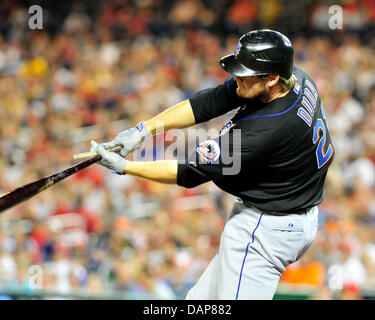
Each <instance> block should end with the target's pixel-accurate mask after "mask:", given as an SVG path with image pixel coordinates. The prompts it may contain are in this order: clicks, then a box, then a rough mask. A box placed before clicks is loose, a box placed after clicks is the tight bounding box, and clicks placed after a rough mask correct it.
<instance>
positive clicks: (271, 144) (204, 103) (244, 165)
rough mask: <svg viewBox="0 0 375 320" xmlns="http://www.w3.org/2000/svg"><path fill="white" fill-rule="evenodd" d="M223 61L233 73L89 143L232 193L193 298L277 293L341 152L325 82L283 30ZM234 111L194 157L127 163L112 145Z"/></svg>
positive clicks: (163, 175)
mask: <svg viewBox="0 0 375 320" xmlns="http://www.w3.org/2000/svg"><path fill="white" fill-rule="evenodd" d="M220 63H221V66H222V67H223V68H224V69H225V70H226V71H227V72H228V73H230V77H229V78H228V79H227V80H226V81H225V82H224V83H223V84H222V85H219V86H218V87H216V88H211V89H207V90H203V91H200V92H198V93H196V94H195V95H194V96H193V97H192V98H190V99H188V100H185V101H182V102H181V103H179V104H177V105H175V106H172V107H171V108H169V109H167V110H165V111H164V112H162V113H160V114H159V115H157V116H156V117H154V118H152V119H151V120H148V121H146V122H141V123H140V124H139V125H138V126H137V127H135V128H131V129H129V130H126V131H124V132H121V133H119V134H118V135H117V137H116V138H115V139H114V140H112V141H110V142H107V143H102V144H99V145H98V144H96V143H95V142H92V144H93V147H92V151H98V152H99V153H100V154H101V155H102V157H103V160H102V162H101V164H102V165H104V166H106V167H108V168H110V169H111V170H115V171H116V172H118V173H120V174H124V173H126V174H131V175H134V176H138V177H141V178H146V179H150V180H153V181H158V182H163V183H175V184H177V185H179V186H183V187H187V188H192V187H195V186H197V185H199V184H202V183H205V182H207V181H213V182H214V183H215V184H216V185H217V186H218V187H219V188H221V189H222V190H224V191H226V192H228V193H230V194H232V195H235V196H236V197H237V200H236V201H235V203H234V206H233V210H232V212H231V213H230V214H229V215H228V218H227V221H226V223H225V226H224V229H223V232H222V235H221V242H220V248H219V250H218V252H217V254H216V256H215V257H214V258H213V260H212V261H211V263H210V265H209V266H208V268H207V269H206V270H205V272H204V273H203V274H202V276H201V277H200V278H199V280H198V282H197V283H196V285H195V286H194V287H193V288H192V289H191V290H190V291H189V292H188V294H187V297H186V298H187V299H272V298H273V295H274V293H275V290H276V288H277V285H278V282H279V279H280V277H281V275H282V273H283V272H284V271H285V268H286V267H287V266H288V265H289V264H290V263H292V262H295V261H297V260H298V259H300V258H301V257H302V255H303V254H304V253H305V252H306V250H308V248H309V247H310V245H311V243H312V242H313V240H314V238H315V235H316V232H317V226H318V208H317V205H318V204H319V203H321V202H322V201H323V187H324V181H325V178H326V174H327V170H328V168H329V166H330V164H331V163H332V161H333V155H334V149H333V145H332V140H331V136H330V133H329V130H328V126H327V120H326V116H325V113H324V109H323V105H322V102H321V99H320V97H319V93H318V89H317V87H316V85H315V83H314V81H313V79H311V77H310V76H309V75H308V74H307V73H306V72H304V71H303V70H302V69H301V68H299V67H297V66H294V65H293V47H292V45H291V42H290V41H289V39H288V38H287V37H286V36H284V35H283V34H281V33H279V32H276V31H272V30H256V31H251V32H248V33H246V34H244V35H243V36H242V37H241V38H240V39H239V42H238V45H237V48H236V50H235V54H232V55H228V56H225V57H223V58H222V59H221V60H220ZM237 108H238V110H237V113H236V114H235V116H234V117H233V118H232V119H231V122H229V123H228V125H226V126H225V127H224V128H225V130H223V132H222V133H221V134H220V135H219V136H218V137H217V138H216V139H213V140H210V141H206V142H204V143H202V144H200V145H198V146H197V148H196V154H195V155H194V157H193V161H190V162H188V161H187V162H184V163H178V162H177V161H174V160H168V161H167V160H164V161H154V162H130V161H127V160H125V159H124V158H123V157H121V156H120V155H118V154H116V153H113V152H108V151H106V150H105V149H106V148H109V147H114V146H117V145H120V146H123V149H122V155H123V156H125V155H126V154H127V153H129V152H131V151H133V150H134V149H136V148H138V147H139V145H140V144H141V142H142V141H143V140H144V139H145V138H146V137H147V136H150V135H152V134H155V132H156V123H157V122H158V121H162V122H163V123H164V127H165V129H166V130H169V129H172V128H186V127H189V126H192V125H195V124H197V123H202V122H205V121H208V120H210V119H212V118H215V117H218V116H220V115H223V114H225V113H226V112H228V111H230V110H233V109H237ZM235 130H238V131H237V132H240V134H239V135H236V134H234V133H235ZM228 138H229V139H228ZM224 141H229V148H227V147H224V146H223V145H222V144H223V143H224ZM229 154H230V155H231V156H229ZM228 158H233V159H235V160H237V161H240V165H241V166H240V169H239V172H237V173H236V174H230V173H228V172H229V171H227V173H225V171H224V170H225V169H228V168H229V167H231V165H232V164H231V163H227V161H223V159H228Z"/></svg>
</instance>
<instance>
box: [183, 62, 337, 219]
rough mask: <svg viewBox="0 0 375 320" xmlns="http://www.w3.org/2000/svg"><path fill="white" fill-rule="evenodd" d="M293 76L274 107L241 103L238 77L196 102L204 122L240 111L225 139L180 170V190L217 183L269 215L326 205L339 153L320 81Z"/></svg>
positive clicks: (204, 146)
mask: <svg viewBox="0 0 375 320" xmlns="http://www.w3.org/2000/svg"><path fill="white" fill-rule="evenodd" d="M293 73H294V74H295V75H296V77H297V79H298V82H297V83H296V84H295V86H294V87H293V88H292V89H291V90H290V91H289V92H288V94H287V95H285V96H284V97H280V98H277V99H275V100H273V101H271V102H269V103H262V102H261V101H260V100H258V99H243V98H239V97H238V96H237V93H236V88H237V83H236V81H235V80H234V79H233V77H230V78H228V79H227V80H226V81H225V83H223V84H221V85H219V86H218V87H216V88H212V89H207V90H203V91H200V92H198V93H197V94H195V95H194V96H193V97H192V98H190V103H191V106H192V109H193V112H194V116H195V120H196V123H202V122H205V121H208V120H210V119H212V118H215V117H218V116H220V115H223V114H225V113H226V112H228V111H230V110H233V109H235V108H239V109H238V111H237V113H236V114H235V116H234V117H233V118H232V119H231V120H230V121H229V122H228V123H227V124H226V125H225V126H224V128H223V130H222V132H221V133H220V135H219V136H218V137H217V138H215V139H212V140H207V141H205V142H202V143H200V144H199V145H198V146H197V148H196V151H195V155H194V158H193V159H192V161H186V162H185V163H179V164H178V175H177V184H178V185H180V186H185V187H195V186H197V185H199V184H201V183H204V182H207V181H213V182H214V183H215V184H216V185H217V186H218V187H219V188H221V189H222V190H224V191H226V192H228V193H230V194H233V195H235V196H237V197H239V198H241V199H242V200H243V201H244V203H245V204H246V205H248V206H252V207H256V208H258V209H260V210H262V211H277V212H286V213H287V212H293V211H299V210H303V209H307V208H310V207H313V206H315V205H318V204H319V203H321V202H322V200H323V188H324V181H325V178H326V174H327V170H328V167H329V166H330V164H331V163H332V161H333V156H334V148H333V144H332V140H331V136H330V133H329V129H328V125H327V119H326V116H325V113H324V109H323V104H322V102H321V99H320V97H319V93H318V89H317V87H316V85H315V83H314V81H313V80H312V79H311V77H310V76H309V75H308V74H307V73H306V72H304V71H303V70H302V69H301V68H299V67H294V69H293Z"/></svg>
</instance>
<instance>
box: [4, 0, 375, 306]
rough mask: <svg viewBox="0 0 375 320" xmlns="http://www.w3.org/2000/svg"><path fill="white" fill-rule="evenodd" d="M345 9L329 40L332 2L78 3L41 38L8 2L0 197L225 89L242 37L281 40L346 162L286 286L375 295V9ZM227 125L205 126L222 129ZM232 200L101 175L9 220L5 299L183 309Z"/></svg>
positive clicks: (22, 9)
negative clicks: (172, 303)
mask: <svg viewBox="0 0 375 320" xmlns="http://www.w3.org/2000/svg"><path fill="white" fill-rule="evenodd" d="M337 4H338V5H341V7H342V9H343V13H344V20H343V29H337V30H330V29H329V28H328V19H329V17H330V15H329V11H328V10H329V1H307V0H306V1H298V2H297V1H287V0H284V1H282V0H270V1H256V0H236V1H224V0H220V1H219V0H215V1H211V0H193V1H192V0H179V1H162V0H137V1H135V0H134V1H130V0H128V1H124V0H121V1H117V0H114V1H97V2H96V4H95V6H94V5H93V4H92V3H91V2H90V1H82V2H80V3H79V4H75V3H71V2H70V1H66V3H65V7H63V4H61V3H60V4H56V3H55V4H54V5H51V4H49V6H47V5H46V7H45V8H44V7H43V5H41V6H42V8H43V9H45V11H44V19H45V20H44V28H43V29H42V30H30V29H28V24H27V19H28V18H29V16H30V15H29V14H28V11H27V8H28V2H27V1H2V4H1V6H0V17H1V18H2V19H0V20H1V22H0V120H1V121H0V177H1V179H0V194H2V193H5V192H8V191H10V190H12V189H14V188H16V187H18V186H21V185H23V184H25V183H28V182H31V181H34V180H36V179H38V178H41V177H44V176H47V175H50V174H52V173H54V172H56V171H59V170H61V169H64V168H66V167H67V166H69V165H70V164H71V163H72V155H73V154H74V153H77V152H83V151H87V150H88V149H89V145H90V140H92V139H95V140H96V141H107V140H110V139H112V138H113V137H114V136H115V135H116V134H117V133H118V132H119V131H122V130H125V129H126V128H128V127H130V126H134V125H136V124H137V123H138V122H139V121H141V120H145V119H148V118H150V117H152V116H154V115H156V114H157V113H159V112H160V111H161V110H163V109H165V108H167V107H169V106H171V105H173V104H175V103H177V102H179V101H181V100H183V99H186V98H188V97H190V96H191V95H192V94H193V93H194V92H197V91H199V90H202V89H204V88H208V87H212V86H216V85H218V84H220V83H221V82H223V81H224V80H225V79H226V77H227V74H226V73H225V72H224V71H223V70H222V69H221V67H220V65H219V63H218V60H219V59H220V57H222V56H223V55H225V54H229V53H232V52H233V50H234V48H235V46H236V43H237V39H238V36H239V35H241V34H242V33H244V32H246V31H249V30H252V29H254V28H263V27H267V28H274V29H276V30H279V31H282V32H284V33H285V34H287V35H288V36H290V38H291V39H292V41H293V44H294V47H295V63H296V64H297V65H299V66H301V67H302V68H304V69H305V70H306V71H307V72H309V73H310V74H311V76H312V78H313V79H314V80H315V82H316V84H317V86H318V89H319V91H320V95H321V98H322V101H323V105H324V108H325V111H326V114H327V118H328V124H329V129H330V132H331V134H332V137H333V142H334V146H335V149H336V157H335V161H334V163H333V165H332V166H331V169H330V171H329V174H328V178H327V182H326V187H325V200H324V202H323V203H322V204H321V205H320V206H319V209H320V215H319V230H318V234H317V237H316V240H315V242H314V244H313V245H312V247H311V249H310V250H309V251H308V253H307V254H306V255H305V256H304V257H303V259H302V260H301V261H299V262H297V263H294V264H292V265H291V266H290V267H288V268H287V270H286V272H285V273H284V275H283V277H282V279H281V282H280V288H291V289H292V290H295V291H296V292H297V291H298V289H299V288H308V289H312V290H313V292H314V294H312V295H311V298H315V299H363V298H365V292H367V294H368V295H369V296H371V289H372V288H373V289H374V291H375V232H374V231H373V229H374V227H375V196H374V195H375V192H374V191H375V55H374V49H375V39H374V38H373V36H372V34H373V32H372V31H374V19H375V6H374V2H373V1H367V0H363V1H359V0H346V1H337ZM59 6H61V7H59ZM228 118H229V115H224V116H222V117H220V118H219V119H215V120H212V121H210V122H208V123H207V124H203V125H202V126H201V127H202V128H206V129H208V128H216V129H218V130H220V129H221V127H222V125H223V124H224V123H225V121H226V120H227V119H228ZM162 138H163V137H162ZM162 138H161V139H162ZM158 139H160V137H159V138H158V137H156V139H155V140H154V141H153V142H154V143H158V141H160V140H158ZM231 202H232V196H230V195H228V194H225V193H224V192H222V191H221V190H219V189H218V188H216V187H215V186H214V185H213V184H211V183H206V184H204V185H201V186H199V187H197V188H194V189H184V188H180V187H176V186H170V185H162V184H157V183H153V182H148V181H145V180H140V179H135V178H133V177H130V176H118V175H115V174H112V173H111V172H109V171H108V170H105V169H103V168H102V167H100V166H98V165H93V166H91V167H89V168H87V169H85V170H84V171H81V172H79V173H78V174H75V175H74V176H72V177H70V178H68V179H66V180H65V181H63V182H61V183H59V184H57V185H55V186H52V187H51V188H50V189H48V190H46V191H44V192H42V193H40V194H39V195H38V196H36V197H34V198H32V199H30V200H28V201H26V202H24V203H22V204H20V205H18V206H16V207H14V208H12V209H9V210H7V211H5V212H3V213H1V215H0V295H1V294H2V295H3V296H2V298H4V299H6V298H9V299H10V298H12V297H14V294H15V293H18V294H25V295H27V294H32V293H34V294H35V293H38V292H41V291H42V292H45V293H50V294H51V296H52V297H53V296H54V295H56V296H60V297H61V296H66V297H75V296H76V295H77V296H91V297H94V296H96V297H103V296H104V297H116V298H125V299H133V298H134V299H137V298H142V299H144V298H157V299H163V298H165V299H183V298H184V296H185V294H186V292H187V290H188V289H189V288H190V287H191V286H192V285H193V284H194V283H195V281H196V280H197V279H198V277H199V275H200V274H201V272H202V271H203V270H204V269H205V267H206V266H207V265H208V263H209V261H210V259H211V258H212V257H213V255H214V254H215V252H216V250H217V247H218V244H219V240H220V233H221V230H222V227H223V223H224V220H225V215H226V213H227V212H228V211H229V210H230V208H231ZM35 266H36V268H35ZM368 292H370V293H368ZM373 296H375V293H374V294H373Z"/></svg>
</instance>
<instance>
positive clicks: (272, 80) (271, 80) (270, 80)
mask: <svg viewBox="0 0 375 320" xmlns="http://www.w3.org/2000/svg"><path fill="white" fill-rule="evenodd" d="M279 79H280V76H279V75H278V74H269V75H268V77H267V83H266V85H267V86H268V87H269V88H271V87H273V86H274V85H276V84H277V83H278V82H279Z"/></svg>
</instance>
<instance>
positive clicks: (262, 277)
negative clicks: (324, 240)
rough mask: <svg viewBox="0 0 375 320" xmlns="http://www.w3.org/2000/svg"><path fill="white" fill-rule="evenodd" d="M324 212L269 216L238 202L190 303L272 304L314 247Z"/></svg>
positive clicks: (189, 295)
mask: <svg viewBox="0 0 375 320" xmlns="http://www.w3.org/2000/svg"><path fill="white" fill-rule="evenodd" d="M317 229H318V208H317V207H313V208H311V209H310V210H308V211H307V212H306V213H303V214H288V215H275V214H272V215H271V214H265V213H262V212H261V211H259V210H257V209H255V208H249V207H246V206H245V205H244V204H243V203H242V201H241V200H240V199H237V200H235V202H234V206H233V210H232V211H231V213H230V214H229V216H228V219H227V221H226V223H225V225H224V229H223V232H222V235H221V240H220V247H219V250H218V253H217V254H216V255H215V257H214V258H213V259H212V261H211V263H210V264H209V266H208V267H207V269H206V270H205V271H204V272H203V274H202V275H201V277H200V278H199V279H198V282H197V283H196V284H195V285H194V286H193V287H192V288H191V289H190V290H189V292H188V294H187V296H186V299H187V300H239V299H242V300H271V299H272V298H273V296H274V294H275V291H276V288H277V285H278V283H279V280H280V277H281V275H282V273H283V272H284V271H285V268H286V267H287V266H288V265H289V264H290V263H293V262H295V261H297V260H299V259H300V258H301V257H302V256H303V255H304V253H305V252H306V251H307V250H308V248H309V247H310V246H311V244H312V242H313V241H314V239H315V236H316V232H317Z"/></svg>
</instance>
